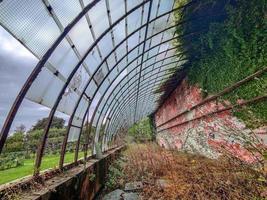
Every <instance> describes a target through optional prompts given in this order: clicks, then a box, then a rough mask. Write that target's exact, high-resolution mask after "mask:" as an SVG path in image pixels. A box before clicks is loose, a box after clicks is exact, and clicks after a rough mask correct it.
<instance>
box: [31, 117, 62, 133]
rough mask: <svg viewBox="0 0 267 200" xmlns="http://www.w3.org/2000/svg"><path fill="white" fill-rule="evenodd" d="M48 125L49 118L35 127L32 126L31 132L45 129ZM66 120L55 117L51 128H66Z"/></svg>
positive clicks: (42, 120)
mask: <svg viewBox="0 0 267 200" xmlns="http://www.w3.org/2000/svg"><path fill="white" fill-rule="evenodd" d="M47 124H48V117H46V118H43V119H40V120H38V121H37V123H36V124H35V125H33V126H32V129H31V131H35V130H40V129H45V127H46V126H47ZM64 124H65V120H64V119H62V118H59V117H54V118H53V120H52V123H51V127H50V128H58V129H60V128H64Z"/></svg>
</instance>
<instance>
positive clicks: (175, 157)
mask: <svg viewBox="0 0 267 200" xmlns="http://www.w3.org/2000/svg"><path fill="white" fill-rule="evenodd" d="M125 158H126V164H125V166H124V175H125V177H124V179H125V182H129V181H140V180H141V181H143V183H144V185H145V186H144V190H143V192H142V194H141V195H142V197H143V199H146V200H147V199H164V200H166V199H170V200H171V199H185V200H187V199H190V200H191V199H201V200H204V199H205V200H206V199H214V200H215V199H216V200H219V199H229V200H230V199H231V200H234V199H249V200H251V199H252V200H253V199H255V200H256V199H264V198H261V197H260V194H261V193H262V191H263V190H264V188H266V186H267V183H266V179H265V178H264V176H263V174H261V173H260V172H258V171H256V170H253V169H252V168H251V167H249V166H247V165H245V164H244V163H240V162H238V161H237V160H235V159H234V158H229V157H222V158H220V159H219V160H212V159H208V158H205V157H203V156H199V155H191V154H186V153H178V152H172V151H167V150H165V149H162V148H161V147H159V146H157V145H155V144H140V145H131V146H130V147H129V148H128V150H127V151H126V152H125ZM158 179H164V180H166V181H167V182H168V184H167V187H164V188H162V187H160V186H159V185H158V184H157V180H158Z"/></svg>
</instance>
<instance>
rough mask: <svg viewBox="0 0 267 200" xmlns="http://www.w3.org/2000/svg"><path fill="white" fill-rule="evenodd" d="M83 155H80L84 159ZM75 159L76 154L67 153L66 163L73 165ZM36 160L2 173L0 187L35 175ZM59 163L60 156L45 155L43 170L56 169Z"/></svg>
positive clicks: (26, 161) (29, 160)
mask: <svg viewBox="0 0 267 200" xmlns="http://www.w3.org/2000/svg"><path fill="white" fill-rule="evenodd" d="M82 156H83V153H81V154H79V157H82ZM73 159H74V153H66V155H65V163H71V162H73ZM34 161H35V159H25V160H24V165H23V166H20V167H16V168H11V169H7V170H3V171H0V185H1V184H4V183H8V182H10V181H13V180H16V179H18V178H22V177H24V176H28V175H32V174H33V167H34ZM58 162H59V154H56V155H45V156H44V158H43V160H42V165H41V170H45V169H49V168H56V167H57V166H58Z"/></svg>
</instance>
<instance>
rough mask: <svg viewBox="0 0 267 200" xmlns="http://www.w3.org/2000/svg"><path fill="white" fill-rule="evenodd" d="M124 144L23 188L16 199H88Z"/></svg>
mask: <svg viewBox="0 0 267 200" xmlns="http://www.w3.org/2000/svg"><path fill="white" fill-rule="evenodd" d="M123 148H124V146H121V147H118V148H115V149H112V150H109V151H107V152H105V153H104V154H103V157H102V158H101V159H90V160H89V161H88V162H86V163H85V164H79V165H78V166H75V167H73V168H71V169H69V170H67V171H64V172H62V173H59V174H57V175H56V176H55V177H53V178H50V179H48V180H45V181H44V182H43V183H42V184H39V185H36V187H33V189H31V190H29V189H28V190H24V191H23V192H22V193H21V194H19V195H18V197H17V198H18V199H25V200H37V199H38V200H48V199H49V200H50V199H51V200H52V199H57V200H58V199H73V200H74V199H75V200H78V199H81V200H90V199H93V198H94V197H95V195H96V194H97V193H98V192H99V190H100V189H101V188H102V187H103V186H104V183H105V178H106V175H107V172H108V167H109V165H110V163H111V162H112V161H113V160H114V159H116V158H117V157H118V155H119V153H120V152H121V150H122V149H123Z"/></svg>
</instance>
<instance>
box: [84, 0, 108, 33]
mask: <svg viewBox="0 0 267 200" xmlns="http://www.w3.org/2000/svg"><path fill="white" fill-rule="evenodd" d="M88 15H89V17H90V19H91V23H92V27H93V30H94V32H95V35H96V37H99V36H100V35H101V34H102V33H103V32H104V31H105V30H106V29H107V28H108V27H109V22H108V15H107V7H106V3H105V1H103V0H102V1H100V2H99V3H97V4H96V5H95V6H94V7H93V8H92V9H91V10H90V11H89V12H88Z"/></svg>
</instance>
